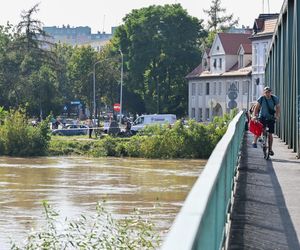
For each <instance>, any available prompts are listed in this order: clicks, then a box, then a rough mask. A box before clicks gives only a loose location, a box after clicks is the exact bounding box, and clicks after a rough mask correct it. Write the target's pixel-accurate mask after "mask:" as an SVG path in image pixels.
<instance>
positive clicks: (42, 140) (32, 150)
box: [0, 109, 50, 156]
mask: <svg viewBox="0 0 300 250" xmlns="http://www.w3.org/2000/svg"><path fill="white" fill-rule="evenodd" d="M48 122H49V119H46V120H44V121H43V122H41V123H40V124H39V125H38V126H37V127H33V126H32V125H31V124H30V123H29V122H28V119H27V117H26V115H25V114H24V112H23V111H22V110H21V109H20V110H16V111H14V110H11V111H10V112H9V113H8V114H7V116H6V117H5V119H4V122H3V124H2V125H0V138H1V139H0V149H1V151H0V154H2V155H9V156H41V155H45V154H46V152H47V149H48V144H49V140H50V136H49V130H48V125H47V124H48Z"/></svg>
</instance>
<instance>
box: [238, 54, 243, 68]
mask: <svg viewBox="0 0 300 250" xmlns="http://www.w3.org/2000/svg"><path fill="white" fill-rule="evenodd" d="M243 67H244V55H243V54H240V56H239V68H243Z"/></svg>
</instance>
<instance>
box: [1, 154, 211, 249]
mask: <svg viewBox="0 0 300 250" xmlns="http://www.w3.org/2000/svg"><path fill="white" fill-rule="evenodd" d="M204 165H205V161H201V160H149V159H130V158H129V159H128V158H101V159H98V158H97V159H95V158H93V159H91V158H74V157H72V158H68V157H67V158H66V157H61V158H57V157H56V158H34V159H22V158H6V157H2V158H0V197H1V198H0V246H1V247H0V249H9V237H12V238H14V240H16V241H17V242H20V241H22V239H24V236H25V235H27V233H28V231H29V230H30V229H31V228H36V227H38V226H39V223H40V221H41V219H42V218H43V208H42V206H41V202H42V200H47V201H49V202H50V204H51V205H53V206H54V207H55V209H56V210H58V211H59V212H60V214H61V216H62V217H64V218H65V217H68V218H74V217H76V216H78V215H79V214H83V213H84V214H87V213H91V214H94V213H95V207H96V203H97V201H103V200H106V205H105V206H106V208H107V209H108V210H109V211H110V212H111V213H113V214H114V215H116V216H119V217H122V216H125V215H127V214H129V213H132V212H133V209H134V208H139V209H141V210H142V211H145V212H147V214H148V216H149V219H150V220H152V221H153V222H154V223H155V224H156V226H157V230H159V232H160V233H161V235H162V236H164V235H165V233H166V232H167V230H168V229H169V227H170V225H171V224H172V221H173V220H174V218H175V216H176V214H177V213H178V211H179V210H180V207H181V206H182V203H183V201H184V199H185V198H186V195H187V194H188V192H189V191H190V189H191V187H192V185H193V184H194V182H195V181H196V178H197V177H198V176H199V174H200V173H201V170H202V168H203V166H204Z"/></svg>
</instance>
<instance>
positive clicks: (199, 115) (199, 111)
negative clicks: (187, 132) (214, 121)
mask: <svg viewBox="0 0 300 250" xmlns="http://www.w3.org/2000/svg"><path fill="white" fill-rule="evenodd" d="M198 121H199V122H202V121H203V113H202V108H199V110H198Z"/></svg>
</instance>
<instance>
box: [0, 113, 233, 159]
mask: <svg viewBox="0 0 300 250" xmlns="http://www.w3.org/2000/svg"><path fill="white" fill-rule="evenodd" d="M235 114H236V112H232V113H231V114H225V115H224V116H223V117H215V119H214V121H213V122H212V123H208V124H203V123H198V122H196V121H194V120H189V121H188V123H187V124H183V123H182V122H181V121H177V122H176V123H175V125H174V126H172V127H169V126H167V125H166V126H159V125H157V126H149V127H147V128H146V129H145V130H144V131H142V132H141V133H138V134H137V135H135V136H132V137H127V138H120V137H112V136H108V135H106V136H103V137H102V138H97V139H94V140H89V139H87V138H86V136H81V137H62V136H51V135H50V131H49V128H48V125H47V124H48V122H49V120H47V119H46V120H44V121H42V122H41V123H39V124H38V125H37V126H32V125H31V124H30V123H29V122H28V119H27V118H26V115H25V112H24V111H22V110H16V111H10V112H7V113H6V115H5V117H4V116H3V118H2V122H1V123H0V155H8V156H22V157H26V156H44V155H47V156H58V155H77V156H90V157H105V156H114V157H143V158H157V159H170V158H196V159H207V158H208V157H209V156H210V154H211V152H212V150H213V149H214V147H215V146H216V144H217V143H218V141H219V140H220V139H221V138H222V136H223V134H224V133H225V132H226V129H227V125H228V123H229V122H230V120H231V119H232V118H233V117H234V115H235Z"/></svg>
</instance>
